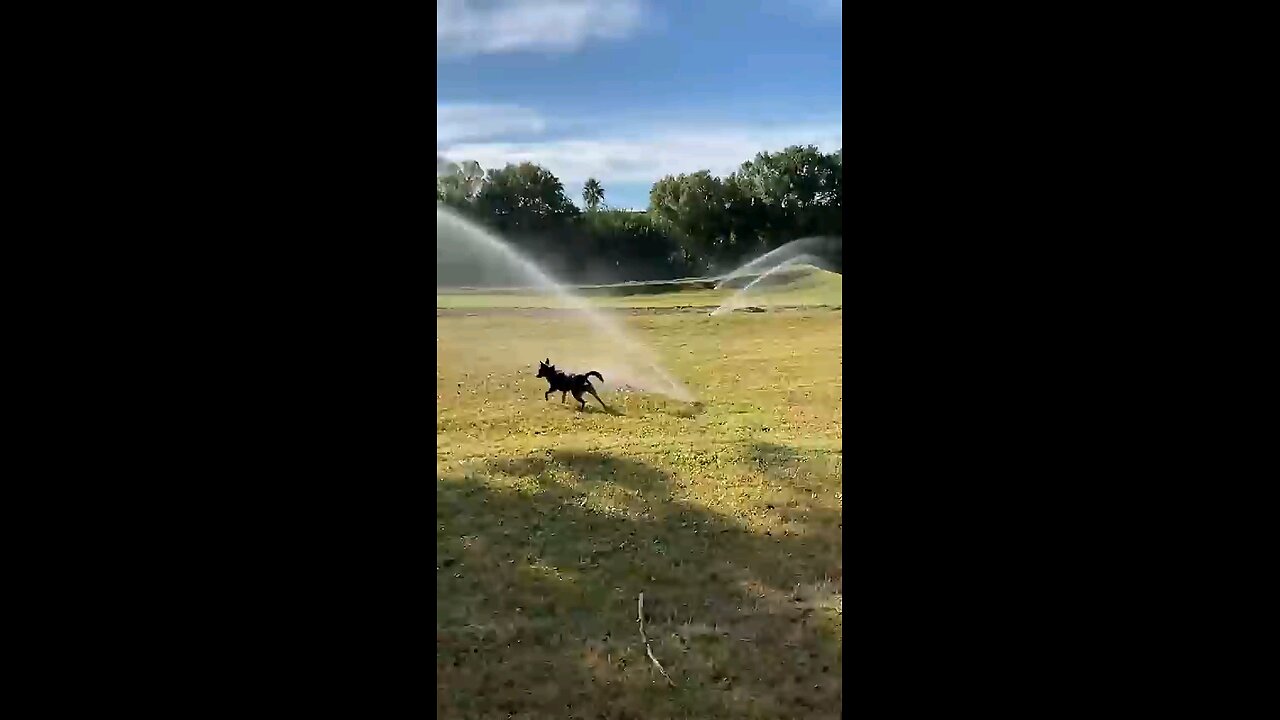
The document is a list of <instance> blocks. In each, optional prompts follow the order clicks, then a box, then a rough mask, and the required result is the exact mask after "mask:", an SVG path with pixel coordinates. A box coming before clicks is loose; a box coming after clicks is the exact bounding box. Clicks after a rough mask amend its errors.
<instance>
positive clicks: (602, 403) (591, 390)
mask: <svg viewBox="0 0 1280 720" xmlns="http://www.w3.org/2000/svg"><path fill="white" fill-rule="evenodd" d="M587 392H589V393H591V397H593V398H595V399H596V402H598V403H600V407H602V408H604V409H605V410H608V409H609V406H608V405H605V404H604V401H603V400H601V399H600V396H599V395H597V394H596V389H595V388H593V387H591V385H587Z"/></svg>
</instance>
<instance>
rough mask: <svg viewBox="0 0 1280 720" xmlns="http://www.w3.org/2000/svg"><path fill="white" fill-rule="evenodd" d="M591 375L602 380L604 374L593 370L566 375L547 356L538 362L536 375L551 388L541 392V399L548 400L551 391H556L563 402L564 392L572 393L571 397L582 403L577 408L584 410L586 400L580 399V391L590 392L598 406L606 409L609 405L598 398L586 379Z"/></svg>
mask: <svg viewBox="0 0 1280 720" xmlns="http://www.w3.org/2000/svg"><path fill="white" fill-rule="evenodd" d="M592 375H595V376H596V377H597V378H600V382H604V376H603V375H601V374H600V373H598V372H596V371H595V370H592V371H591V372H589V373H586V374H584V375H566V374H565V373H562V372H560V371H559V370H557V369H556V366H555V365H552V364H551V358H547V359H546V360H544V361H543V362H540V363H538V377H540V378H546V379H547V383H548V384H549V385H551V389H550V390H547V392H546V393H545V394H543V396H542V399H543V400H549V399H550V398H551V393H553V392H558V393H560V402H564V396H565V394H566V393H573V399H574V400H577V401H578V402H579V403H581V404H582V407H580V408H578V409H579V410H585V409H586V408H587V401H586V400H583V399H582V393H584V392H589V393H591V397H593V398H595V399H596V400H597V401H598V402H599V403H600V407H602V408H604V409H605V410H608V409H609V406H608V405H605V404H604V401H603V400H601V399H600V396H599V395H596V389H595V388H593V387H591V381H590V380H588V379H587V378H589V377H591V376H592Z"/></svg>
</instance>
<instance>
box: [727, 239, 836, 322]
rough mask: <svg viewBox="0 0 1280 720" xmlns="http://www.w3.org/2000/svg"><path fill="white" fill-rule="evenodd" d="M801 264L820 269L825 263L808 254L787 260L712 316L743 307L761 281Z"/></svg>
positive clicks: (766, 273) (735, 294)
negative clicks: (746, 298) (748, 295)
mask: <svg viewBox="0 0 1280 720" xmlns="http://www.w3.org/2000/svg"><path fill="white" fill-rule="evenodd" d="M801 263H809V264H810V265H816V266H818V267H822V266H823V262H822V259H821V258H818V257H814V256H813V255H810V254H808V253H804V254H802V255H797V256H795V257H793V258H791V259H790V260H785V261H783V262H780V263H778V264H777V265H774V266H773V267H771V268H769V269H768V270H766V271H764V272H763V273H761V274H760V277H758V278H756V279H755V280H752V281H751V282H750V283H747V286H746V287H744V288H742V289H741V290H739V291H738V292H736V293H734V294H733V297H731V298H729V299H728V300H725V301H724V303H722V304H721V305H720V307H718V308H716V309H715V310H712V311H711V314H712V315H721V314H723V313H726V312H730V311H732V310H736V309H738V308H739V307H742V303H741V302H740V301H741V299H742V298H744V297H746V294H747V292H748V291H750V290H751V288H752V287H754V286H755V284H756V283H758V282H760V281H761V280H764V279H765V278H767V277H769V276H770V275H772V274H774V273H776V272H779V271H781V270H785V269H787V268H789V267H792V266H794V265H799V264H801Z"/></svg>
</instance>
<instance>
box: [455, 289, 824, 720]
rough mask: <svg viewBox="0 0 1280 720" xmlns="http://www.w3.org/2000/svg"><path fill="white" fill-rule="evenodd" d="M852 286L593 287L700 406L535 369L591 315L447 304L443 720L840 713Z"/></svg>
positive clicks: (589, 337)
mask: <svg viewBox="0 0 1280 720" xmlns="http://www.w3.org/2000/svg"><path fill="white" fill-rule="evenodd" d="M840 282H841V281H840V277H839V276H838V275H830V274H826V273H822V274H820V275H818V276H816V277H809V278H806V279H804V280H803V281H799V282H795V283H790V284H788V285H786V286H783V287H779V288H776V292H774V299H773V300H772V301H771V302H770V303H769V305H770V306H771V307H773V308H774V309H773V310H772V311H770V312H763V313H732V314H729V315H723V316H718V317H708V315H707V311H708V310H709V309H710V308H712V307H715V306H716V305H718V304H719V302H720V301H722V300H723V299H724V298H725V297H727V296H728V293H725V292H721V291H711V290H691V291H679V292H674V293H669V294H663V295H653V294H647V295H637V296H624V297H600V298H593V301H594V302H597V303H598V304H599V305H600V306H602V307H608V308H614V309H613V310H611V311H610V312H612V313H614V315H615V317H616V318H617V319H618V320H619V321H620V322H621V323H622V324H623V325H624V326H625V327H626V329H627V330H628V331H629V332H630V333H631V334H632V335H633V336H635V337H636V338H638V339H639V340H640V341H642V342H643V343H644V344H645V345H647V346H648V347H649V348H651V349H653V350H654V352H655V353H656V354H657V356H658V357H659V358H661V359H662V360H663V362H664V364H665V366H666V368H667V369H668V370H670V371H671V373H672V374H673V375H675V376H676V377H679V378H680V379H682V380H683V381H685V382H686V383H687V385H688V386H689V388H690V389H691V390H692V391H693V393H694V394H695V395H696V399H697V401H696V402H689V403H685V402H678V401H675V400H671V399H668V398H664V397H661V396H654V395H647V394H641V393H621V392H617V391H616V390H614V389H612V388H610V386H609V385H608V384H607V383H606V384H605V389H604V390H603V391H602V392H601V396H602V397H603V398H604V400H605V402H606V403H608V404H609V405H610V408H611V410H610V411H609V412H606V411H604V410H603V409H602V408H601V407H600V406H599V405H597V404H596V403H595V401H594V400H591V399H590V398H589V397H588V400H589V401H590V402H591V405H590V406H589V407H588V409H587V410H586V411H581V410H579V409H578V408H577V405H576V404H575V403H574V402H573V400H572V398H570V399H569V402H568V403H567V404H561V403H560V402H559V397H558V396H552V399H551V400H550V401H546V400H544V398H543V393H544V391H545V390H546V383H545V381H543V380H540V379H538V378H536V377H534V374H535V372H536V369H537V362H538V361H539V360H541V359H543V358H544V357H546V356H548V354H550V353H549V351H545V348H546V346H547V344H548V342H549V338H551V337H553V336H554V339H555V341H556V342H557V343H559V344H560V345H559V346H563V344H564V343H569V344H570V345H572V344H573V343H575V342H577V343H582V344H584V345H586V344H589V343H591V342H593V341H594V340H595V338H594V337H593V334H592V332H591V330H590V328H589V327H588V326H585V325H582V324H580V323H574V322H566V321H564V317H565V316H568V315H570V313H565V312H555V311H552V312H548V311H539V310H519V309H504V308H503V307H502V305H501V302H506V303H508V306H507V307H511V306H517V307H518V306H520V305H521V304H522V303H528V305H526V307H533V306H535V305H536V302H537V301H538V298H536V297H525V296H519V295H479V294H467V295H438V296H437V308H438V309H437V317H436V320H437V336H436V403H437V405H436V448H437V449H436V501H437V511H436V580H437V595H436V683H437V714H438V715H439V716H440V717H445V718H491V717H492V718H505V717H546V718H646V719H648V718H655V719H656V718H676V717H680V718H791V717H796V718H828V717H830V718H835V717H839V715H840V706H841V700H842V688H841V662H842V657H841V646H840V638H841V632H842V625H841V612H842V608H843V606H842V590H843V571H842V548H841V522H842V521H841V470H842V455H841V411H842V399H841V391H842V388H841V376H840V368H841V362H842V355H841V324H842V316H843V311H842V310H841V309H840V303H841V300H840V297H841V288H840ZM477 298H480V299H482V301H483V302H481V303H478V304H477V303H476V299H477ZM777 298H781V300H778V299H777ZM802 301H807V302H802ZM628 302H629V303H631V304H632V305H639V306H641V307H642V308H646V309H636V308H634V307H633V308H630V309H628V308H627V307H626V304H627V303H628ZM788 305H801V306H802V307H785V306H788ZM689 306H693V307H694V308H697V307H700V308H701V309H689ZM554 357H555V356H554V355H553V360H554ZM570 369H572V370H577V371H579V372H581V371H583V370H585V369H587V368H580V367H570ZM607 379H608V376H607V375H606V380H607ZM642 592H643V593H644V616H645V617H644V632H645V636H646V637H647V638H648V640H649V645H648V648H649V650H651V651H652V654H653V657H655V658H656V659H657V660H658V661H659V662H660V663H661V665H662V667H663V668H664V669H665V671H666V673H667V675H669V677H670V680H668V679H667V678H666V677H664V676H663V674H662V673H661V672H659V670H658V669H657V667H656V666H655V664H654V662H653V661H652V660H650V659H649V657H648V656H647V652H646V647H645V644H644V642H643V641H642V640H641V633H640V625H639V624H638V622H637V597H638V596H639V595H640V593H642Z"/></svg>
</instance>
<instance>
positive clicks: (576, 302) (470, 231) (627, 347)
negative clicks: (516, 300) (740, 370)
mask: <svg viewBox="0 0 1280 720" xmlns="http://www.w3.org/2000/svg"><path fill="white" fill-rule="evenodd" d="M441 221H443V222H444V223H445V224H446V226H447V229H448V230H449V231H451V232H454V233H457V234H459V235H463V236H465V237H468V238H475V239H476V240H477V241H479V242H481V243H482V244H483V246H484V248H485V249H486V250H489V251H491V252H497V253H498V254H499V255H501V256H502V257H503V258H504V259H506V260H507V261H509V262H511V263H513V264H514V265H515V267H517V268H519V269H520V270H521V271H522V272H523V273H524V274H525V275H527V276H528V277H530V278H531V279H532V280H533V281H534V282H535V283H536V284H537V285H538V286H541V287H545V288H547V289H549V290H550V291H551V292H552V293H553V294H554V295H555V296H556V297H557V298H559V299H560V300H561V301H562V302H564V303H565V304H566V305H568V306H569V307H571V308H573V309H575V310H581V311H582V312H583V313H584V314H585V315H586V316H587V318H588V319H589V320H590V322H591V323H592V325H594V326H595V327H596V329H598V330H600V331H601V332H603V333H604V334H606V335H607V336H608V337H609V339H610V340H612V341H613V342H614V343H615V346H616V347H617V348H619V349H620V350H622V351H623V354H624V356H625V357H626V358H627V359H628V360H629V361H632V362H636V361H638V362H639V363H640V364H642V365H644V366H646V367H647V369H648V370H649V371H650V372H652V373H653V374H655V375H657V376H658V378H659V379H660V380H661V381H662V382H663V383H665V385H666V387H665V388H663V389H662V390H661V392H663V394H666V395H670V396H671V397H674V398H676V399H678V400H681V401H683V402H692V401H693V399H694V398H693V394H692V393H690V392H689V389H688V388H686V387H685V386H684V384H683V383H681V382H680V381H679V380H676V379H675V378H673V377H671V376H670V375H669V374H668V373H667V372H666V371H665V370H663V369H662V366H661V365H659V364H658V362H657V360H656V359H655V358H654V357H653V356H652V355H651V354H650V353H649V352H648V351H647V350H646V349H645V348H644V347H643V346H641V345H640V344H639V343H637V342H635V341H634V340H632V339H631V338H630V337H628V336H627V335H626V333H624V332H623V331H622V330H621V329H620V328H618V327H616V326H615V325H614V324H613V323H612V322H610V321H609V320H608V319H607V318H605V317H604V316H603V315H602V314H601V313H600V312H599V310H597V309H596V308H594V307H592V306H591V304H590V303H588V302H587V301H586V300H585V299H583V298H580V297H578V296H577V295H574V294H573V293H571V292H569V291H568V290H566V289H565V288H564V286H563V285H561V284H560V283H558V282H556V281H555V280H554V279H552V278H551V276H550V275H548V274H547V273H545V272H543V271H542V270H541V269H540V268H539V267H538V266H537V264H536V263H534V262H533V261H532V260H530V259H529V258H526V257H525V256H524V255H522V254H521V253H520V252H519V251H517V250H516V249H515V248H513V247H511V246H510V245H508V244H507V243H505V242H503V241H502V240H500V239H498V238H497V237H495V236H494V235H493V234H491V233H489V232H488V231H486V230H484V229H482V228H480V227H479V226H477V225H475V224H473V223H471V222H469V221H467V220H465V219H463V218H462V217H459V216H458V215H457V214H455V213H454V212H453V211H452V210H449V209H448V208H444V207H441V206H439V205H437V206H436V223H437V224H438V223H440V222H441ZM437 242H439V240H437Z"/></svg>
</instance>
